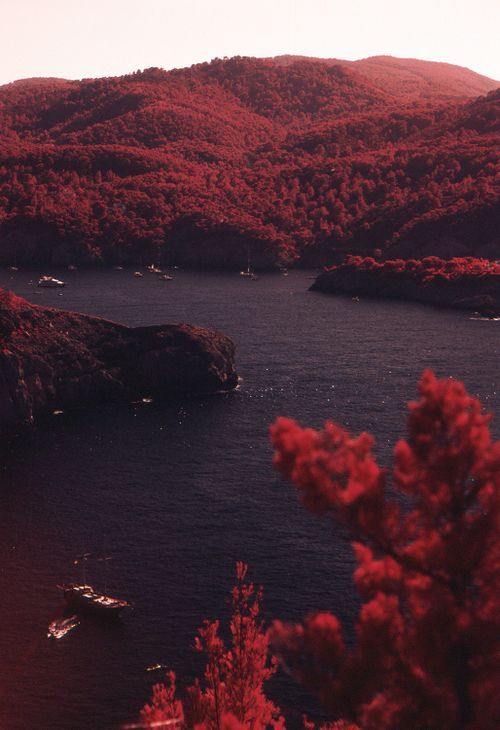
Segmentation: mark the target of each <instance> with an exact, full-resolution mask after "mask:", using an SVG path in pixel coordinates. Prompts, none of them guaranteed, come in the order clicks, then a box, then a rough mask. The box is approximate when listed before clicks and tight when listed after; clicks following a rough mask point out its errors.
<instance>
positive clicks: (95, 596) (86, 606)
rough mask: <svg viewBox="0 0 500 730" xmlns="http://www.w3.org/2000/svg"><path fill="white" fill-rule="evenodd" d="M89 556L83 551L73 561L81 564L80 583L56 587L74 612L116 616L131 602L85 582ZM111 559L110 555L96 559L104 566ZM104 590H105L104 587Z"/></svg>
mask: <svg viewBox="0 0 500 730" xmlns="http://www.w3.org/2000/svg"><path fill="white" fill-rule="evenodd" d="M89 557H90V553H84V554H83V555H81V556H79V557H78V558H77V559H76V560H75V561H74V564H75V565H78V564H79V563H81V564H82V570H83V576H82V577H83V580H82V582H81V583H80V584H78V583H65V584H63V585H59V586H57V587H58V588H59V589H60V590H61V591H62V592H63V593H64V598H65V599H66V603H67V604H68V606H69V608H71V609H72V610H73V611H74V612H75V613H76V614H79V613H93V614H99V615H101V616H109V617H115V616H118V614H119V613H120V612H121V611H123V609H124V608H128V607H130V605H131V604H130V603H129V602H128V601H125V600H123V599H121V598H112V597H111V596H108V595H107V594H106V593H100V592H99V591H96V590H95V588H94V587H93V586H91V585H89V584H88V583H87V581H86V570H85V567H86V563H87V559H88V558H89ZM111 559H112V558H111V557H106V558H98V560H100V561H101V562H104V564H105V566H106V567H107V562H108V560H111ZM104 590H106V587H105V588H104Z"/></svg>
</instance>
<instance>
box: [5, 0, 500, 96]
mask: <svg viewBox="0 0 500 730" xmlns="http://www.w3.org/2000/svg"><path fill="white" fill-rule="evenodd" d="M0 22H1V25H2V42H1V44H0V84H3V83H8V82H10V81H14V80H15V79H19V78H29V77H33V76H58V77H63V78H70V79H78V78H90V77H96V76H116V75H121V74H124V73H129V72H131V71H135V70H138V69H144V68H149V67H151V66H160V67H162V68H165V69H169V68H180V67H183V66H190V65H191V64H193V63H199V62H202V61H210V60H211V59H212V58H216V57H218V58H222V57H224V56H235V55H240V56H259V57H266V56H277V55H280V54H285V53H286V54H296V55H306V56H317V57H320V58H341V59H349V60H355V59H358V58H366V57H367V56H374V55H392V56H400V57H403V58H422V59H426V60H431V61H446V62H448V63H454V64H458V65H460V66H466V67H467V68H470V69H472V70H474V71H477V72H479V73H482V74H485V75H486V76H490V77H492V78H495V79H497V80H500V52H499V43H498V33H499V28H500V1H499V0H473V1H472V0H413V2H410V0H245V1H243V0H0Z"/></svg>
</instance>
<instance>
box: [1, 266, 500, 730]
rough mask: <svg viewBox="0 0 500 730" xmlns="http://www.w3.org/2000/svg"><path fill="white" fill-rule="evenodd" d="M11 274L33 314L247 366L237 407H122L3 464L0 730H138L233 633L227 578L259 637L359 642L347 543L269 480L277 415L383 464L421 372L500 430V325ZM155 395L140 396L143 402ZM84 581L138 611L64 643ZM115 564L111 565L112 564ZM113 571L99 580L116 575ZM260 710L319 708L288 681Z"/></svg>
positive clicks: (150, 283)
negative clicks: (61, 633) (114, 326)
mask: <svg viewBox="0 0 500 730" xmlns="http://www.w3.org/2000/svg"><path fill="white" fill-rule="evenodd" d="M42 273H51V274H54V275H57V272H54V271H51V272H43V271H32V272H26V271H19V272H10V271H6V270H2V271H0V286H7V287H9V288H11V289H12V290H13V291H15V292H16V293H18V294H20V295H22V296H25V297H26V298H28V299H29V300H30V301H32V302H36V303H37V304H43V305H51V306H55V307H59V308H62V309H71V310H76V311H81V312H87V313H89V314H95V315H100V316H103V317H107V318H110V319H113V320H115V321H117V322H122V323H125V324H128V325H147V324H156V323H165V322H191V323H195V324H198V325H203V326H206V327H210V328H216V329H219V330H221V331H223V332H225V333H226V334H228V335H229V336H231V337H232V338H233V339H234V341H235V343H236V347H237V368H238V372H239V375H240V377H241V385H240V388H239V390H238V391H237V392H233V393H230V394H220V395H215V396H212V397H206V398H202V399H198V400H194V399H191V400H190V399H185V400H183V401H178V402H172V403H170V404H160V403H155V402H153V403H142V402H140V403H126V404H123V405H117V406H112V407H103V408H97V409H92V410H81V411H78V412H73V413H62V414H59V415H54V416H53V417H51V418H49V419H48V420H47V421H45V422H43V423H42V424H40V425H39V426H38V427H35V428H34V429H32V430H31V432H30V433H29V434H27V435H23V436H22V437H19V438H14V439H12V440H10V441H9V442H3V443H2V444H1V445H0V619H1V621H0V692H1V695H0V727H1V728H2V729H5V730H28V729H29V730H32V729H33V728H40V729H41V730H90V729H92V730H101V729H107V728H117V727H120V725H122V724H124V723H127V722H133V721H134V720H135V719H136V718H137V715H138V711H139V709H140V707H141V706H142V705H143V703H144V702H145V701H146V700H147V698H148V696H149V692H150V687H151V685H152V683H153V682H154V681H158V679H160V675H159V674H155V673H154V672H146V668H147V667H148V666H150V665H153V664H155V663H157V662H158V663H161V664H164V665H166V666H168V667H170V668H173V669H175V670H176V672H177V676H178V681H179V684H180V685H181V686H182V685H184V684H185V683H187V682H191V681H192V679H193V677H194V676H195V674H197V673H198V674H201V668H202V662H201V657H200V656H199V655H198V654H197V653H196V652H195V651H194V649H193V639H194V636H195V633H196V629H197V627H198V626H200V625H201V623H202V621H203V619H204V618H214V617H221V618H222V619H223V620H224V619H225V618H227V616H228V613H229V606H228V600H227V599H228V594H229V590H230V587H231V585H232V579H233V575H234V564H235V561H237V560H243V561H245V562H247V563H248V564H249V574H250V577H251V578H252V579H253V580H254V581H255V582H256V583H257V584H262V585H263V587H264V593H265V599H264V615H265V618H266V620H271V619H272V618H283V619H288V620H298V619H299V618H300V617H302V616H304V615H305V614H306V613H307V612H308V611H312V610H317V609H331V610H333V611H335V612H336V613H337V614H338V615H339V617H340V618H341V619H342V621H344V623H345V626H346V632H347V637H348V640H349V639H352V632H353V624H354V621H355V617H356V613H357V611H358V608H359V602H358V600H357V597H356V593H355V590H354V587H353V583H352V579H351V573H352V568H353V557H352V552H351V548H350V544H349V540H348V536H347V535H346V534H345V532H344V531H343V530H342V529H340V528H339V527H338V526H335V525H333V524H332V523H331V522H330V521H329V520H328V519H326V518H318V517H317V516H314V515H311V514H309V513H307V512H306V511H305V510H304V509H303V508H302V507H301V506H300V505H299V504H298V501H297V495H296V493H295V490H294V488H293V487H292V486H291V485H289V484H286V483H284V482H283V481H282V480H281V479H280V478H279V477H278V476H277V474H276V473H275V472H274V471H273V468H272V453H271V449H270V446H269V438H268V426H269V424H270V423H272V421H273V420H274V419H275V418H276V417H277V416H278V415H287V416H291V417H294V418H296V419H298V420H299V421H300V422H301V423H302V424H304V425H310V426H314V427H319V426H321V424H322V423H323V422H324V421H325V420H326V419H334V420H335V421H337V422H339V423H342V424H344V425H345V426H346V427H347V428H348V429H350V430H351V431H352V432H353V433H358V432H360V431H363V430H368V431H372V432H373V433H374V434H375V435H376V437H377V454H378V456H379V458H380V460H381V461H382V462H383V463H385V464H389V463H390V459H391V450H392V448H393V445H394V443H395V442H396V441H397V439H398V438H399V437H400V436H401V435H402V434H403V433H404V429H405V418H406V416H405V404H406V402H407V401H408V400H410V399H412V398H414V397H415V395H416V384H417V380H418V378H419V375H420V373H421V371H422V370H423V368H426V367H431V368H433V369H434V370H435V371H436V372H437V373H438V374H439V375H440V376H453V377H457V378H460V379H462V380H463V381H464V382H465V383H466V386H467V388H468V389H469V391H470V392H472V393H473V394H475V395H477V396H479V397H480V398H481V399H482V401H483V403H484V405H485V407H486V409H487V410H489V411H493V412H495V413H496V414H497V421H496V423H495V422H494V432H495V433H496V435H497V436H498V434H499V430H500V429H499V423H498V421H499V418H498V417H499V415H500V414H499V400H500V379H499V365H498V364H499V362H500V346H499V343H500V322H486V321H481V320H474V319H471V316H470V315H469V314H467V313H464V312H458V311H453V310H445V309H443V310H440V309H436V308H432V307H426V306H423V305H418V304H410V303H402V302H385V301H368V300H367V301H363V300H362V301H361V302H359V303H354V302H353V301H352V300H351V299H350V298H341V297H332V296H328V295H324V294H319V293H313V292H309V291H308V287H309V285H310V284H311V276H312V275H313V272H304V271H301V272H290V274H289V276H288V277H284V276H280V275H279V274H266V275H262V276H260V277H259V280H258V281H255V282H254V281H247V280H245V279H242V278H240V277H239V276H238V275H234V274H200V273H192V272H184V271H178V272H176V274H175V279H174V280H173V281H171V282H162V281H159V280H158V278H157V277H156V276H154V275H152V274H149V273H145V275H144V278H143V279H135V278H134V277H133V276H132V273H131V272H130V271H75V272H63V273H60V274H59V275H60V276H61V277H63V278H64V279H65V280H66V282H67V286H66V288H65V289H64V291H62V292H59V291H57V290H39V289H37V288H36V286H34V285H33V284H30V283H29V282H30V281H34V282H36V280H37V278H38V277H39V276H40V275H41V274H42ZM145 395H146V394H145ZM84 552H89V553H91V556H90V557H89V559H88V561H87V565H86V568H87V578H88V580H90V581H93V582H95V583H96V585H97V586H98V587H103V586H104V584H106V587H107V590H108V592H110V593H112V594H116V595H118V596H120V597H124V598H127V599H129V600H130V601H132V602H133V604H134V610H133V611H132V612H130V614H129V615H127V616H124V617H123V620H121V621H120V622H118V623H117V624H116V625H107V624H105V623H102V622H98V621H89V620H87V621H84V622H82V623H81V624H80V626H78V627H77V628H75V629H74V630H73V631H72V632H70V633H69V634H67V635H66V636H65V637H64V638H63V639H60V640H59V641H55V640H49V639H48V638H47V627H48V625H49V623H50V622H51V621H52V620H53V619H55V618H57V617H58V616H61V614H62V610H63V604H62V601H61V597H60V594H59V591H58V590H57V587H56V586H57V584H58V583H61V582H64V581H69V580H72V579H77V580H79V579H81V577H82V573H81V565H74V561H75V560H76V558H77V556H78V555H80V554H82V553H84ZM111 556H112V557H113V560H110V561H103V560H102V558H104V557H111ZM105 566H107V567H106V568H105ZM269 694H271V695H272V697H273V698H274V699H275V700H276V701H277V702H279V703H280V705H281V706H282V709H283V710H284V711H285V712H286V713H288V715H289V717H290V718H291V719H290V724H289V727H294V726H298V724H299V722H298V718H299V717H300V712H301V710H304V709H306V710H309V711H311V712H312V713H313V714H314V711H315V706H314V703H313V702H312V701H311V700H310V699H309V698H308V697H307V696H306V695H304V694H303V693H302V692H301V691H300V690H298V689H297V688H296V686H295V685H294V683H293V682H292V681H291V679H290V678H289V677H287V676H286V675H284V674H281V675H279V676H278V677H277V678H276V679H275V680H273V682H272V685H271V687H270V690H269Z"/></svg>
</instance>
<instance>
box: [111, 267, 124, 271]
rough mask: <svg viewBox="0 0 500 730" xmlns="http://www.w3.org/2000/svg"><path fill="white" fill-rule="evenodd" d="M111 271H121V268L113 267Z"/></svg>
mask: <svg viewBox="0 0 500 730" xmlns="http://www.w3.org/2000/svg"><path fill="white" fill-rule="evenodd" d="M113 271H123V266H113Z"/></svg>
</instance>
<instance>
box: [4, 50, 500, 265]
mask: <svg viewBox="0 0 500 730" xmlns="http://www.w3.org/2000/svg"><path fill="white" fill-rule="evenodd" d="M381 59H382V60H381ZM366 61H368V62H369V66H370V69H371V71H370V73H371V74H372V76H373V75H375V77H377V78H379V76H378V75H379V74H380V73H383V74H385V77H384V78H386V84H385V86H386V88H385V89H382V88H380V83H379V81H376V82H374V81H373V80H370V78H369V76H367V75H363V74H362V73H360V72H359V71H357V70H353V65H354V66H355V65H356V64H360V63H365V61H363V60H361V61H360V62H357V61H356V62H340V63H336V62H333V61H332V62H331V63H329V62H322V61H318V60H316V59H312V60H307V61H303V60H300V61H295V60H294V61H293V62H288V61H287V64H288V65H284V62H283V59H281V60H279V58H278V60H272V61H267V60H265V59H254V58H242V57H234V58H231V59H216V60H214V61H212V62H210V63H205V64H196V65H194V66H191V67H189V68H186V69H175V70H172V71H164V70H162V69H158V68H150V69H145V70H143V71H138V72H135V73H132V74H127V75H126V76H122V77H112V78H102V79H88V80H83V81H64V80H57V81H55V82H54V83H51V82H50V81H49V80H47V83H39V82H33V83H31V82H27V83H21V84H15V83H14V84H10V85H7V86H3V87H0V127H1V128H2V131H3V134H2V137H1V138H0V261H3V262H4V263H23V264H24V263H28V262H29V263H33V262H35V261H40V262H42V261H43V262H45V261H47V262H48V263H51V262H53V263H65V262H66V263H68V262H73V261H76V262H78V263H91V262H97V261H99V260H101V261H103V262H104V263H116V262H120V263H122V262H127V261H128V262H130V263H135V262H137V261H139V260H140V259H141V258H144V257H145V258H146V259H148V260H156V259H157V258H158V257H159V256H160V257H163V258H164V259H165V260H166V261H172V262H174V263H181V264H182V265H193V266H197V265H200V266H209V267H221V266H222V267H230V268H237V267H238V266H241V265H242V264H243V263H244V262H245V261H246V258H247V250H248V248H249V247H250V248H252V249H253V254H254V255H253V261H254V265H255V266H260V267H262V268H267V267H269V266H273V265H278V264H279V263H280V262H284V261H288V262H291V261H293V260H300V261H301V262H302V263H304V264H306V263H307V264H315V265H316V264H328V263H333V262H334V261H335V260H338V258H339V257H341V256H343V255H344V254H345V253H346V252H350V253H356V254H366V253H370V254H372V253H373V251H375V250H379V251H380V252H381V253H380V255H381V256H382V257H395V256H396V257H397V256H401V255H403V256H406V255H409V256H413V257H415V256H416V257H418V255H419V254H418V249H419V248H421V249H422V250H424V249H425V251H426V253H425V255H429V253H431V254H436V255H439V256H442V257H444V258H446V257H447V256H448V255H450V256H464V255H472V256H477V255H479V256H485V257H493V258H499V257H500V250H499V242H498V234H497V233H496V231H497V230H498V212H496V211H497V208H496V202H497V200H498V196H497V193H496V192H495V190H496V187H495V186H496V184H497V180H498V151H497V150H498V142H499V133H500V130H499V124H498V120H499V118H500V113H499V111H500V90H499V89H496V90H495V89H494V90H492V91H490V92H489V93H488V94H486V95H484V94H480V95H475V96H471V95H470V86H468V83H469V80H470V79H471V78H476V76H478V75H477V74H476V75H474V72H467V73H466V74H465V77H464V75H463V72H464V69H462V68H461V67H453V66H450V68H451V71H450V70H449V69H448V66H447V65H445V66H446V68H444V70H443V64H436V63H435V62H418V63H417V62H414V61H413V60H411V62H409V63H407V62H405V61H404V60H402V59H392V58H390V59H389V61H387V57H375V58H372V59H367V60H366ZM387 63H389V64H390V66H391V72H390V74H389V75H388V74H387V71H386V68H387ZM415 63H417V65H418V68H419V70H420V71H421V70H422V68H425V69H426V71H425V73H426V74H427V76H425V74H424V76H422V75H420V76H418V75H415V72H414V70H415V69H414V67H415ZM421 64H424V67H422V66H421ZM374 68H375V71H374V70H373V69H374ZM380 69H382V71H380ZM429 69H431V70H432V71H433V73H434V72H435V73H434V79H433V78H431V77H429V76H428V74H429V73H430V72H429ZM457 69H458V70H457ZM420 71H419V72H420ZM443 73H445V76H446V73H448V76H447V77H446V78H447V79H448V80H447V81H446V83H445V82H444V81H443ZM450 74H451V75H450ZM470 74H472V76H471V75H470ZM431 76H432V74H431ZM464 78H465V79H466V81H467V83H465V82H464ZM480 78H482V77H480ZM445 80H446V79H445ZM487 82H488V84H489V85H492V84H495V82H494V81H493V80H487ZM481 83H483V82H481ZM464 84H465V85H464ZM450 89H454V90H455V91H454V92H453V93H454V94H455V96H452V97H451V98H450ZM464 89H465V90H467V89H469V91H468V92H467V93H468V95H467V94H466V95H465V96H464ZM429 249H430V250H429Z"/></svg>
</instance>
